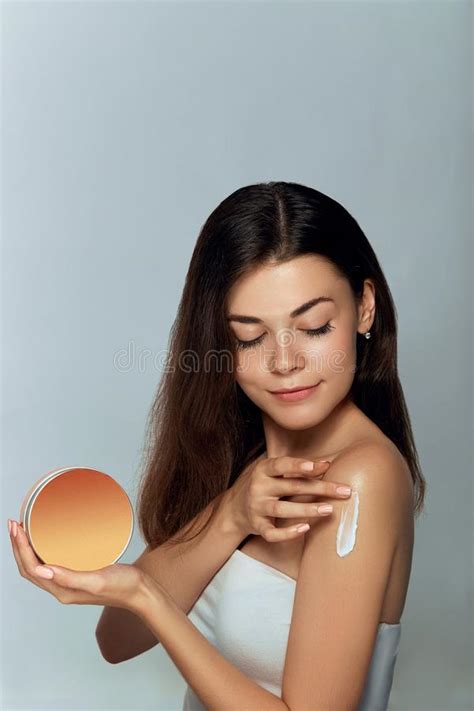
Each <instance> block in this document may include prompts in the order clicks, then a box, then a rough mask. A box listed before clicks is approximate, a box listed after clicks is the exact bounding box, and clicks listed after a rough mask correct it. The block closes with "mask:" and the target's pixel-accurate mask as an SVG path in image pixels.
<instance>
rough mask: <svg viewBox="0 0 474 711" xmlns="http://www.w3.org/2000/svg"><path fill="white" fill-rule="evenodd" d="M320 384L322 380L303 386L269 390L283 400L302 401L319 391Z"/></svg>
mask: <svg viewBox="0 0 474 711" xmlns="http://www.w3.org/2000/svg"><path fill="white" fill-rule="evenodd" d="M320 384H321V382H319V383H316V384H315V385H309V386H306V387H302V388H291V389H288V388H286V389H283V390H269V391H268V392H269V393H270V395H273V397H275V398H277V399H278V400H280V401H281V402H289V403H291V402H300V401H301V400H306V398H308V397H310V396H311V395H312V394H313V393H314V392H317V390H318V387H319V386H320Z"/></svg>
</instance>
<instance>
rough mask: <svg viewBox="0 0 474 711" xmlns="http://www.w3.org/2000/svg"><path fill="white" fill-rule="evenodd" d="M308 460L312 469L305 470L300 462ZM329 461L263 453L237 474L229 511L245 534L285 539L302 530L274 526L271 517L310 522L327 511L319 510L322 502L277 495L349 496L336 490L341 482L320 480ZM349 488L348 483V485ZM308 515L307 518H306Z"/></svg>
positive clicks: (299, 534) (325, 514) (230, 497)
mask: <svg viewBox="0 0 474 711" xmlns="http://www.w3.org/2000/svg"><path fill="white" fill-rule="evenodd" d="M307 462H310V463H312V464H313V466H314V469H313V470H312V471H308V470H305V469H303V468H302V465H303V464H305V463H307ZM330 466H331V463H330V462H328V461H312V460H307V459H302V458H299V457H290V456H284V457H271V458H267V457H266V456H265V455H264V454H263V455H260V456H259V457H258V458H257V459H256V460H254V461H253V462H251V463H250V464H249V465H248V466H247V467H246V468H245V469H244V470H243V472H242V473H241V474H240V475H239V477H238V478H237V480H236V481H235V482H234V484H233V485H232V487H231V488H230V489H229V490H228V494H229V502H230V508H231V515H232V517H233V520H234V521H235V522H236V524H237V526H238V527H239V530H240V531H241V532H242V534H243V535H244V536H245V537H247V536H248V535H250V534H255V535H259V536H261V537H262V538H264V539H265V540H266V541H269V542H278V541H287V540H292V539H294V538H297V537H298V536H301V535H303V534H304V531H299V530H298V529H297V528H296V526H295V524H294V523H293V524H292V525H291V526H280V527H277V526H275V523H274V521H275V518H288V519H299V523H298V524H297V525H300V526H301V524H302V523H306V522H307V523H310V522H311V523H312V522H313V521H314V520H315V519H316V520H317V519H318V518H320V517H325V516H330V515H331V513H332V508H331V510H329V511H326V512H325V511H322V510H321V506H326V507H327V506H328V504H327V503H326V502H324V503H323V502H321V503H320V504H316V503H314V502H313V503H307V502H305V503H301V502H294V501H280V500H279V499H280V497H289V496H300V495H303V496H308V495H310V496H324V497H335V498H337V499H349V498H350V496H351V494H350V493H349V494H342V493H338V492H337V490H336V489H337V487H338V486H347V485H346V484H343V483H336V482H329V481H320V480H319V479H318V477H321V476H324V474H325V473H326V472H327V470H328V469H329V467H330ZM349 488H350V487H349ZM308 519H309V521H308Z"/></svg>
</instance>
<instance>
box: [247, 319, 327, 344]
mask: <svg viewBox="0 0 474 711" xmlns="http://www.w3.org/2000/svg"><path fill="white" fill-rule="evenodd" d="M333 329H334V326H331V324H330V322H329V321H328V322H327V323H326V324H325V325H324V326H321V328H308V329H303V330H304V332H305V333H306V334H307V335H308V336H310V337H311V338H315V337H318V336H324V334H325V333H329V331H332V330H333ZM262 338H263V334H262V335H261V336H259V337H258V338H254V339H253V341H240V340H239V339H237V348H238V349H245V348H251V347H252V346H256V345H258V344H259V343H260V341H261V340H262Z"/></svg>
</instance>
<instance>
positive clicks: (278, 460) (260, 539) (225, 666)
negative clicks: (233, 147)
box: [17, 182, 425, 711]
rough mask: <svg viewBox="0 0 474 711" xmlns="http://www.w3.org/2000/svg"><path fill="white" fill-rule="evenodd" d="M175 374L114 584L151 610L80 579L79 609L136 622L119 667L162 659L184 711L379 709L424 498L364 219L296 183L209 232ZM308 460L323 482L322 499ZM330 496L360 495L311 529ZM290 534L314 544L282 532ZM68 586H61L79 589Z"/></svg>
mask: <svg viewBox="0 0 474 711" xmlns="http://www.w3.org/2000/svg"><path fill="white" fill-rule="evenodd" d="M169 366H170V367H169V368H168V369H167V371H166V373H165V375H164V377H163V379H162V381H161V384H160V388H159V391H158V393H157V396H156V399H155V403H154V405H153V408H152V411H151V417H150V421H149V436H150V446H149V447H148V451H147V461H146V466H145V470H144V475H143V479H142V484H141V490H140V496H139V520H140V527H141V530H142V532H143V535H144V537H145V540H146V542H147V544H148V546H147V549H146V551H145V553H144V556H142V557H141V558H139V559H138V561H136V563H135V565H134V566H114V568H115V571H114V574H116V573H117V568H119V569H125V568H127V567H128V568H130V567H133V568H134V571H135V572H136V571H137V570H140V571H141V572H142V573H144V574H145V575H146V583H147V584H146V585H145V588H142V587H140V590H146V594H145V593H143V594H142V595H141V597H134V598H133V599H134V604H133V605H132V604H129V605H128V608H127V605H125V604H124V602H123V601H124V599H125V596H124V592H123V591H124V590H125V588H126V585H125V584H122V583H121V584H120V585H119V584H118V583H117V582H116V581H114V584H115V587H114V586H112V583H111V582H110V581H111V579H112V574H110V576H109V579H108V583H107V585H109V587H108V588H107V589H108V591H109V592H108V597H107V601H106V602H105V603H104V599H105V598H104V595H102V598H100V597H98V595H97V589H98V588H97V584H96V588H95V590H94V591H92V588H91V583H90V582H89V580H88V581H87V585H89V587H88V588H87V590H88V597H86V595H85V594H84V595H83V598H82V599H79V597H78V594H77V592H76V597H72V595H70V597H69V600H71V601H74V602H84V601H90V602H92V600H95V604H100V603H98V602H97V600H100V599H102V604H107V605H112V606H115V607H119V608H127V609H128V614H129V613H130V612H133V613H134V619H136V617H137V616H138V617H140V619H141V620H142V621H143V622H144V623H145V626H146V628H147V630H148V638H146V637H145V635H144V633H143V630H142V637H141V638H140V641H139V642H137V639H138V636H137V637H136V638H135V639H134V644H135V645H136V649H135V651H133V650H130V652H129V654H128V656H127V657H125V658H130V656H134V655H135V654H137V653H140V652H141V651H144V649H146V648H150V647H151V646H152V645H153V643H156V642H157V641H158V640H159V641H161V643H162V644H163V645H164V646H165V648H166V650H167V652H168V653H169V655H170V657H171V658H172V659H173V661H174V662H175V664H176V665H177V667H178V669H179V670H180V672H181V673H182V675H183V676H184V678H185V679H186V681H187V682H188V687H187V691H186V696H185V700H184V706H183V709H185V710H186V711H191V710H192V711H197V710H198V709H199V710H201V709H216V710H217V709H219V710H221V709H224V708H225V709H239V710H240V709H244V708H245V709H258V710H259V711H260V710H262V709H275V710H276V709H283V710H284V709H301V708H308V709H314V711H323V710H324V711H326V710H327V709H331V710H333V709H334V710H337V711H341V710H343V709H344V710H345V709H359V711H361V710H362V709H363V710H364V711H366V710H368V709H375V708H376V709H385V708H386V706H387V703H388V697H389V693H390V688H391V683H392V675H393V670H394V665H395V661H396V656H397V652H398V648H399V641H400V633H401V622H400V619H401V615H402V612H403V608H404V604H405V598H406V593H407V589H408V582H409V576H410V570H411V560H412V550H413V541H414V518H415V515H416V514H417V513H418V512H420V511H421V509H422V504H423V497H424V490H425V482H424V479H423V476H422V473H421V471H420V467H419V463H418V457H417V453H416V447H415V444H414V440H413V435H412V431H411V426H410V420H409V416H408V413H407V409H406V404H405V400H404V396H403V392H402V388H401V385H400V382H399V378H398V374H397V344H396V316H395V308H394V305H393V301H392V297H391V294H390V290H389V287H388V285H387V283H386V280H385V278H384V275H383V273H382V270H381V268H380V265H379V263H378V261H377V258H376V256H375V254H374V252H373V250H372V248H371V246H370V245H369V243H368V241H367V239H366V237H365V236H364V234H363V232H362V230H361V229H360V227H359V226H358V224H357V222H356V221H355V220H354V218H352V217H351V216H350V215H349V213H348V212H347V211H346V210H345V209H344V208H343V207H342V206H341V205H340V204H339V203H337V202H336V201H335V200H333V199H331V198H329V197H328V196H326V195H324V194H322V193H320V192H318V191H317V190H314V189H311V188H309V187H306V186H303V185H299V184H296V183H285V182H270V183H261V184H257V185H251V186H247V187H244V188H241V189H239V190H236V191H235V192H234V193H232V194H231V195H230V196H229V197H227V198H226V199H225V200H224V201H223V202H222V203H221V204H220V205H218V207H217V208H216V209H215V210H214V211H213V212H212V214H211V215H210V216H209V218H208V219H207V220H206V222H205V224H204V226H203V228H202V230H201V232H200V235H199V238H198V241H197V244H196V247H195V250H194V253H193V255H192V259H191V264H190V268H189V271H188V274H187V278H186V284H185V287H184V292H183V296H182V299H181V303H180V306H179V311H178V316H177V319H176V322H175V324H174V326H173V330H172V339H171V348H170V360H169ZM295 389H298V390H299V392H294V393H293V394H291V393H288V392H287V393H286V394H282V393H281V391H282V390H287V391H288V390H295ZM305 460H308V461H309V462H314V461H315V460H325V461H327V462H329V463H330V466H329V469H326V471H325V473H324V474H323V476H324V482H317V481H315V477H314V475H313V476H311V474H308V475H305V474H304V472H303V471H302V470H301V468H300V465H301V464H302V463H303V462H304V461H305ZM318 471H319V472H320V471H323V470H321V469H319V470H318ZM287 479H288V480H287ZM336 482H337V483H342V482H343V483H346V484H348V485H349V486H350V487H351V489H352V491H351V495H350V496H345V498H342V499H341V498H339V499H336V498H335V499H334V501H333V502H332V511H331V512H330V513H329V514H326V516H323V515H321V514H320V513H318V514H317V513H316V512H314V513H313V512H312V507H311V505H310V503H309V502H312V501H314V496H315V495H316V496H318V497H319V498H320V497H321V495H323V496H326V497H336V493H335V491H334V488H331V487H334V484H335V483H336ZM323 486H324V487H326V488H323ZM279 499H281V501H279ZM203 512H206V513H210V516H208V517H207V520H205V521H204V525H203V526H201V527H200V528H199V530H198V532H197V534H196V533H195V534H194V536H191V537H189V536H188V533H189V531H190V530H192V529H193V527H194V524H196V523H197V522H199V523H200V522H201V521H202V518H203V517H202V515H201V514H202V513H203ZM223 512H224V513H223ZM290 517H291V518H292V519H294V520H295V521H297V522H306V521H309V523H310V525H311V527H310V530H308V531H307V533H304V534H302V533H299V534H298V533H296V532H295V533H290V529H289V528H288V527H287V526H285V525H284V523H286V522H285V519H286V518H290ZM230 519H232V523H233V527H230V526H229V527H228V528H227V529H225V528H224V523H223V522H224V521H229V520H230ZM216 521H220V522H221V528H219V527H218V526H217V524H216ZM189 523H191V526H189V525H188V524H189ZM293 523H294V522H293ZM213 526H214V528H213ZM206 531H208V533H207V534H206ZM224 531H225V534H224ZM217 533H219V535H217ZM231 535H232V536H233V538H232V542H230V540H231V539H230V537H231ZM206 536H207V537H206ZM225 536H227V538H226V541H227V542H224V537H225ZM22 538H23V537H22ZM193 541H194V542H195V544H194V545H195V547H194V548H193V547H192V543H193ZM275 542H278V543H279V545H274V543H275ZM22 543H23V545H24V551H25V552H26V545H27V544H26V542H25V541H22ZM185 546H186V547H185ZM225 546H227V547H226V548H225ZM175 547H178V548H176V549H177V550H179V556H176V557H175V560H174V562H173V563H171V561H172V553H171V551H172V550H173V549H174V548H175ZM217 548H219V555H217V554H216V553H215V550H217ZM224 548H225V550H224ZM232 551H233V552H232ZM183 553H184V554H185V555H186V556H187V558H186V560H185V562H183V561H181V567H179V565H180V563H179V562H178V558H179V557H180V556H181V558H182V554H183ZM17 555H18V557H20V554H19V553H18V552H17ZM160 556H161V557H160ZM17 559H18V558H17ZM206 560H212V563H210V564H209V563H207V564H206V563H205V561H206ZM166 566H167V567H166ZM173 566H174V567H173ZM206 566H207V567H206ZM198 568H199V570H201V569H202V570H203V572H202V575H201V577H199V573H198ZM57 570H58V571H59V572H60V575H58V576H57V577H56V584H57V586H60V585H61V584H62V585H63V586H64V588H67V587H69V588H73V587H75V589H76V590H77V589H78V588H81V584H82V589H83V590H86V582H85V578H84V577H83V578H82V579H81V580H79V578H78V577H77V576H76V577H73V575H72V574H71V571H69V572H67V571H65V570H64V569H63V570H61V569H57ZM103 570H106V569H103ZM178 571H179V573H182V574H183V576H185V577H183V579H181V580H180V581H179V583H178V582H176V581H177V580H178V576H177V572H178ZM99 572H100V571H99ZM122 572H123V573H124V575H125V571H123V570H122ZM128 572H130V571H128ZM61 575H62V577H61ZM86 575H92V573H90V574H89V573H87V574H86ZM116 577H117V575H116ZM188 577H189V579H190V580H192V586H191V583H189V582H188ZM124 579H125V577H124V578H123V580H124ZM104 580H105V577H104V578H103V579H102V588H101V589H102V591H103V590H104V589H105V587H107V586H106V585H105V582H104ZM173 581H174V582H173ZM73 583H74V585H73ZM165 583H166V584H165ZM127 585H129V588H128V589H129V591H130V590H131V589H132V587H133V586H132V578H131V577H130V576H129V577H128V578H127ZM119 588H120V590H121V596H119V595H118V592H117V591H118V589H119ZM112 589H113V591H114V592H113V594H112V592H111V591H112ZM94 593H95V597H94ZM55 594H56V595H57V591H56V592H55ZM63 599H65V595H63ZM158 601H159V602H158ZM92 604H94V603H92ZM110 609H111V608H107V607H106V609H105V611H104V612H105V614H106V615H107V614H108V613H109V612H110ZM112 609H113V608H112ZM183 611H184V612H183ZM116 613H120V614H122V615H123V614H124V610H123V609H121V610H117V609H115V610H114V611H113V612H112V615H115V617H110V615H109V623H110V622H111V620H112V619H113V622H114V625H113V626H112V625H111V624H109V629H114V630H118V629H119V626H118V625H119V618H118V616H117V614H116ZM185 613H189V614H185ZM104 619H105V618H104ZM130 619H131V618H130V617H129V618H127V619H125V618H122V620H121V623H122V628H121V629H122V630H123V631H124V635H125V630H126V629H128V630H130V629H131V628H130ZM126 623H127V625H129V626H128V627H127V626H126ZM98 629H99V627H98ZM110 639H112V638H110ZM103 640H104V645H105V637H103ZM109 641H110V640H109ZM114 641H115V638H114ZM101 648H102V647H101ZM137 649H139V651H137ZM122 658H124V657H122ZM110 661H112V659H110ZM114 661H117V659H115V660H114Z"/></svg>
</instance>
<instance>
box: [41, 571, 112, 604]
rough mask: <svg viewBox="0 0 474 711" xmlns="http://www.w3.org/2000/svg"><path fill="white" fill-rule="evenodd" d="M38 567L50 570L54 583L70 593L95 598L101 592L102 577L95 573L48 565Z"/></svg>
mask: <svg viewBox="0 0 474 711" xmlns="http://www.w3.org/2000/svg"><path fill="white" fill-rule="evenodd" d="M40 567H42V568H49V569H50V570H52V571H53V578H52V579H53V580H54V582H55V583H56V584H57V585H60V586H61V587H63V588H67V589H69V590H71V591H75V592H81V593H82V592H84V593H88V594H89V595H92V596H94V597H95V596H96V595H99V594H100V593H101V592H102V590H103V580H102V577H101V576H100V574H98V573H97V572H95V571H89V570H86V571H82V570H71V569H70V568H64V567H62V566H60V565H50V564H49V563H47V564H45V565H44V566H40Z"/></svg>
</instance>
